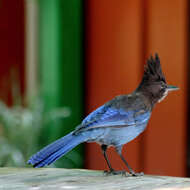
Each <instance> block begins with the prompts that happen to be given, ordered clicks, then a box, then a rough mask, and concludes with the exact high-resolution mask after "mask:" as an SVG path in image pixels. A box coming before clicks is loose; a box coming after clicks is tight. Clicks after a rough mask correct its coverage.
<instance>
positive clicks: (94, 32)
mask: <svg viewBox="0 0 190 190" xmlns="http://www.w3.org/2000/svg"><path fill="white" fill-rule="evenodd" d="M86 7H87V12H86V18H87V20H86V35H87V39H86V56H87V57H86V65H87V76H86V78H87V83H86V87H87V94H86V95H87V96H86V98H87V102H86V105H87V107H86V109H87V113H89V112H91V111H93V110H94V109H95V108H97V107H98V106H100V105H102V104H104V103H105V102H106V101H108V100H110V99H112V98H113V97H114V96H116V95H119V94H127V93H130V92H132V91H133V90H134V89H135V88H136V87H137V85H138V83H139V81H140V79H141V75H142V68H143V66H142V64H143V63H142V56H143V54H142V53H141V52H142V37H141V36H142V29H141V24H142V10H141V2H140V1H138V0H128V1H125V0H121V1H119V3H118V1H115V0H109V1H108V0H103V1H96V0H91V1H88V3H87V5H86ZM139 142H140V141H139V139H136V140H135V141H133V142H131V143H129V144H128V145H127V146H126V147H125V149H124V151H123V153H124V156H125V157H126V159H127V160H128V162H129V163H130V164H131V166H132V167H133V168H134V169H136V170H140V168H141V166H140V161H139V160H140V158H141V157H140V155H139V148H140V146H139ZM108 156H109V158H110V160H111V163H112V165H113V167H114V168H117V169H121V168H123V167H125V166H124V165H123V163H122V162H121V160H120V158H119V156H118V155H117V154H116V153H115V151H114V150H113V149H112V151H108ZM86 167H87V168H90V169H106V168H107V167H106V162H105V161H104V158H103V156H102V152H101V149H100V147H99V145H97V144H88V145H87V150H86Z"/></svg>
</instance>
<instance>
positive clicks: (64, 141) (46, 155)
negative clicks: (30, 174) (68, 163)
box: [28, 132, 84, 168]
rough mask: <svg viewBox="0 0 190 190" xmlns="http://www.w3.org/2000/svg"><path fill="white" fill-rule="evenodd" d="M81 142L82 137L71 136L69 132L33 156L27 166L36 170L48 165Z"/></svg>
mask: <svg viewBox="0 0 190 190" xmlns="http://www.w3.org/2000/svg"><path fill="white" fill-rule="evenodd" d="M83 141H84V137H83V136H81V135H73V133H72V132H71V133H69V134H68V135H66V136H64V137H62V138H60V139H58V140H57V141H55V142H53V143H52V144H50V145H48V146H46V147H45V148H43V149H42V150H40V151H39V152H37V153H36V154H34V155H33V156H32V157H31V158H30V159H29V160H28V164H32V165H33V166H34V167H36V168H39V167H43V166H46V165H49V164H51V163H53V162H55V161H56V160H57V159H59V158H60V157H61V156H63V155H65V154H66V153H67V152H69V151H70V150H72V149H73V148H74V147H75V146H77V145H78V144H80V143H81V142H83Z"/></svg>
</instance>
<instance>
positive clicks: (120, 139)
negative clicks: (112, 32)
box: [28, 55, 176, 175]
mask: <svg viewBox="0 0 190 190" xmlns="http://www.w3.org/2000/svg"><path fill="white" fill-rule="evenodd" d="M175 89H176V88H174V87H173V86H172V88H171V86H169V85H167V84H166V80H165V77H164V75H163V73H162V70H161V66H160V61H159V58H158V56H157V55H156V56H155V59H153V57H151V58H150V59H149V60H148V62H147V65H146V67H145V72H144V76H143V79H142V82H141V83H140V85H139V87H138V88H137V89H136V90H135V91H134V92H133V93H131V94H129V95H121V96H117V97H115V98H114V99H112V100H111V101H109V102H107V103H106V104H104V105H103V106H101V107H99V108H98V109H96V110H95V111H93V112H92V113H91V114H89V115H88V116H87V117H86V118H85V119H84V120H83V121H82V123H81V124H80V125H79V126H78V127H77V128H76V129H75V130H74V131H73V132H71V133H69V134H68V135H66V136H65V137H62V138H61V139H59V140H57V141H55V142H53V143H52V144H50V145H48V146H47V147H45V148H43V149H42V150H40V151H39V152H37V153H36V154H34V155H33V156H32V157H31V158H30V159H29V161H28V163H29V164H32V165H33V166H34V167H43V166H46V165H49V164H51V163H52V162H55V161H56V160H57V159H59V158H60V157H61V156H63V155H65V154H66V153H67V152H69V151H70V150H72V149H73V148H74V147H75V146H77V145H78V144H80V143H82V142H97V143H99V144H100V145H101V148H102V151H103V154H104V157H105V159H106V162H107V164H108V167H109V169H110V171H109V172H110V173H112V174H117V172H116V171H115V170H113V168H112V167H111V164H110V162H109V160H108V158H107V155H106V149H107V147H109V146H114V147H115V148H116V151H117V152H118V154H119V155H120V157H121V159H122V160H123V161H124V163H125V164H126V166H127V167H128V169H129V171H130V173H131V174H132V175H137V174H136V173H135V172H134V171H133V170H132V169H131V167H130V166H129V165H128V163H127V162H126V160H125V159H124V158H123V156H122V154H121V150H122V147H123V145H124V144H126V143H128V142H130V141H131V140H133V139H134V138H136V137H137V136H138V135H139V134H140V133H142V132H143V131H144V130H145V128H146V126H147V123H148V121H149V119H150V116H151V113H152V109H153V108H154V106H155V104H156V103H157V102H160V101H161V100H162V99H163V98H164V97H165V96H166V95H167V93H168V92H169V91H171V90H175Z"/></svg>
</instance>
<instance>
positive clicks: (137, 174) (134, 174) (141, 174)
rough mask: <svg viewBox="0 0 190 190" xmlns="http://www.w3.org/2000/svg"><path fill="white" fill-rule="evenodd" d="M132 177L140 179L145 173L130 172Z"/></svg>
mask: <svg viewBox="0 0 190 190" xmlns="http://www.w3.org/2000/svg"><path fill="white" fill-rule="evenodd" d="M130 174H131V176H135V177H140V176H143V175H144V173H143V172H140V173H135V172H134V171H132V172H130Z"/></svg>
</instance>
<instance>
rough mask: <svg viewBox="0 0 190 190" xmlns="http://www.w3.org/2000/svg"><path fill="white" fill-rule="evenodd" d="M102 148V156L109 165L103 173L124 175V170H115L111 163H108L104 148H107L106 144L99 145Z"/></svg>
mask: <svg viewBox="0 0 190 190" xmlns="http://www.w3.org/2000/svg"><path fill="white" fill-rule="evenodd" d="M101 148H102V151H103V155H104V158H105V160H106V163H107V165H108V167H109V171H104V173H105V174H106V175H118V174H122V175H126V172H125V171H116V170H114V169H113V168H112V166H111V164H110V161H109V160H108V157H107V154H106V150H107V145H104V144H103V145H102V146H101Z"/></svg>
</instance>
